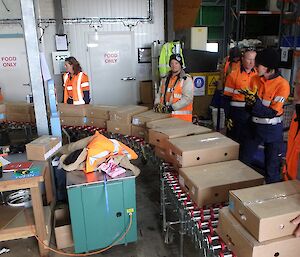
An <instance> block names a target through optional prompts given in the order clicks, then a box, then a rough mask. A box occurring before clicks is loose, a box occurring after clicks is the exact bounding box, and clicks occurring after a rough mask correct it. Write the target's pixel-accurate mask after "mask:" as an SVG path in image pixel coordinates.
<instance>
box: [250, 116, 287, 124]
mask: <svg viewBox="0 0 300 257" xmlns="http://www.w3.org/2000/svg"><path fill="white" fill-rule="evenodd" d="M252 121H253V122H254V123H257V124H269V125H276V124H279V123H281V121H282V116H280V117H274V118H272V119H269V118H258V117H252Z"/></svg>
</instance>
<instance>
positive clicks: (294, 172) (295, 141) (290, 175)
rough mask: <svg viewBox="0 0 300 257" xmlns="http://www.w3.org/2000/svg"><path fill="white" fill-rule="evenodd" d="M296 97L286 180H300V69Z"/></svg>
mask: <svg viewBox="0 0 300 257" xmlns="http://www.w3.org/2000/svg"><path fill="white" fill-rule="evenodd" d="M294 99H295V100H294V101H295V113H294V115H293V118H292V121H291V124H290V130H289V135H288V146H287V153H286V165H285V167H284V171H283V175H284V179H285V180H290V179H298V180H300V166H299V155H300V131H299V130H300V70H298V72H297V76H296V83H295V94H294Z"/></svg>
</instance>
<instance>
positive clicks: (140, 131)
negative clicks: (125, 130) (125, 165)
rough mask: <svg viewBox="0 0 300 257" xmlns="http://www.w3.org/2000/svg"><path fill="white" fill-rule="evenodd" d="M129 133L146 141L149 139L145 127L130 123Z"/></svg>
mask: <svg viewBox="0 0 300 257" xmlns="http://www.w3.org/2000/svg"><path fill="white" fill-rule="evenodd" d="M131 135H132V136H134V137H140V138H144V139H145V140H146V141H147V142H148V141H149V133H148V129H146V128H143V127H139V126H134V125H132V127H131Z"/></svg>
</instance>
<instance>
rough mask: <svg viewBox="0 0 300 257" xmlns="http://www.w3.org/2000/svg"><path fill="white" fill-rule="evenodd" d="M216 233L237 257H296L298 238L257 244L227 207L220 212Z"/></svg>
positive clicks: (299, 242)
mask: <svg viewBox="0 0 300 257" xmlns="http://www.w3.org/2000/svg"><path fill="white" fill-rule="evenodd" d="M217 233H218V234H219V236H220V237H221V238H222V239H223V241H224V242H225V244H226V245H227V247H228V248H229V249H230V250H232V251H233V252H234V253H235V255H236V256H239V257H274V256H278V257H298V256H299V252H300V246H299V245H300V238H299V237H298V238H297V237H295V236H285V237H282V238H279V239H274V240H269V241H266V242H263V243H259V242H257V241H256V240H255V238H254V237H253V236H251V235H250V234H249V233H248V231H247V230H246V229H245V228H244V227H243V226H242V225H241V224H240V223H239V222H238V221H237V220H236V219H235V218H234V217H233V215H232V214H231V213H230V211H229V210H228V208H227V207H225V208H222V209H221V210H220V216H219V224H218V228H217Z"/></svg>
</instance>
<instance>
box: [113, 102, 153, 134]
mask: <svg viewBox="0 0 300 257" xmlns="http://www.w3.org/2000/svg"><path fill="white" fill-rule="evenodd" d="M147 110H148V107H145V106H139V105H127V106H120V107H118V108H115V109H113V110H110V112H109V118H110V119H109V121H107V131H108V132H112V133H120V134H123V135H131V126H132V124H131V120H132V117H133V116H134V115H136V114H139V113H142V112H145V111H147Z"/></svg>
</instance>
